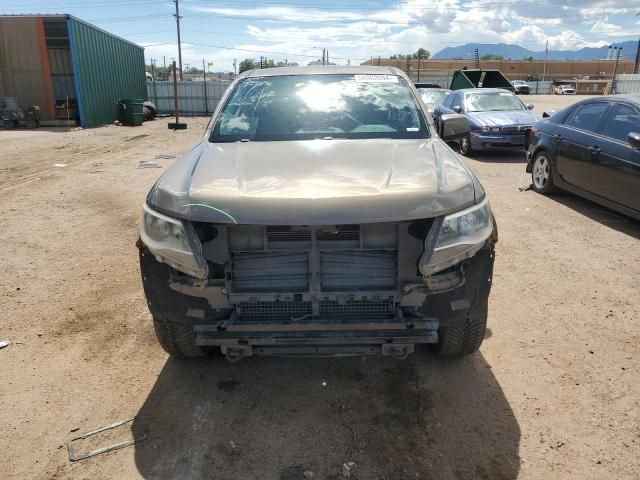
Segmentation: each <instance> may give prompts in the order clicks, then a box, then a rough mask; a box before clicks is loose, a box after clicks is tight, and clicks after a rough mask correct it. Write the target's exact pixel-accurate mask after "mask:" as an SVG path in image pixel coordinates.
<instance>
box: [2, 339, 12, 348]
mask: <svg viewBox="0 0 640 480" xmlns="http://www.w3.org/2000/svg"><path fill="white" fill-rule="evenodd" d="M10 344H11V342H10V341H9V340H0V349H3V348H4V347H8V346H9V345H10Z"/></svg>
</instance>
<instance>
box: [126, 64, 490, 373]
mask: <svg viewBox="0 0 640 480" xmlns="http://www.w3.org/2000/svg"><path fill="white" fill-rule="evenodd" d="M426 112H427V109H426V107H425V105H424V104H423V103H422V101H421V100H420V98H419V96H418V95H417V93H416V90H415V89H414V88H413V86H412V85H411V82H410V80H409V79H408V78H407V77H406V76H405V75H404V74H403V73H402V72H401V71H400V70H397V69H393V68H381V67H310V68H306V67H305V68H302V67H293V68H271V69H265V70H258V71H255V70H254V71H250V72H245V73H244V74H242V75H240V76H239V77H238V78H237V79H236V80H235V81H234V82H233V84H232V85H231V86H230V87H229V89H228V90H227V92H226V93H225V95H224V97H223V98H222V99H221V101H220V103H219V105H218V107H217V109H216V112H215V113H214V115H213V117H212V119H211V122H210V124H209V126H208V128H207V130H206V133H205V135H204V137H203V138H202V140H201V141H200V142H199V143H198V144H197V145H196V146H195V147H193V148H192V149H191V150H190V151H189V152H187V153H186V154H185V155H184V156H183V157H182V158H180V159H179V160H178V161H177V162H176V163H175V164H174V165H172V166H171V168H169V169H168V170H167V171H166V172H165V173H164V174H163V175H162V176H161V177H160V178H159V180H158V181H157V182H156V184H155V185H154V186H153V188H152V189H151V191H150V192H149V194H148V196H147V199H146V203H145V205H144V212H143V218H142V222H141V226H140V241H139V242H138V247H139V253H140V268H141V273H142V281H143V285H144V291H145V294H146V297H147V302H148V306H149V309H150V311H151V314H152V316H153V320H154V324H155V331H156V334H157V337H158V340H159V342H160V344H161V345H162V346H163V347H164V349H165V350H166V351H167V352H169V353H171V354H176V355H181V356H186V357H198V356H201V355H204V354H205V353H206V352H207V351H208V350H212V349H220V350H221V351H222V353H223V354H225V355H226V356H227V358H228V359H229V360H231V361H233V360H238V359H240V358H242V357H245V356H249V355H311V356H312V355H355V354H376V353H378V354H380V353H381V354H383V355H388V356H393V357H396V358H406V356H407V355H409V354H410V353H411V352H413V351H414V348H415V346H416V345H418V344H432V346H433V347H434V348H435V349H436V350H437V351H439V352H440V353H441V354H444V355H465V354H470V353H472V352H474V351H476V350H477V349H478V347H479V346H480V344H481V343H482V340H483V338H484V334H485V329H486V322H487V301H488V296H489V291H490V289H491V278H492V271H493V260H494V245H495V243H496V241H497V230H496V225H495V221H494V218H493V215H492V213H491V210H490V207H489V202H488V200H487V198H486V195H485V192H484V190H483V188H482V186H481V185H480V183H479V181H478V180H477V178H476V177H475V176H474V174H473V173H472V172H471V171H470V170H469V169H468V168H467V167H466V166H465V165H464V164H463V162H462V161H461V160H460V159H459V158H458V156H457V155H456V154H455V153H454V152H453V151H452V150H451V149H450V148H449V147H448V146H447V144H446V143H445V141H446V140H456V139H459V138H462V137H464V136H466V135H467V134H468V131H469V130H468V128H469V127H468V123H467V120H466V119H465V118H464V117H462V116H460V115H457V114H449V115H443V116H442V119H441V122H442V123H441V132H442V135H443V138H440V137H438V135H437V133H436V130H435V128H434V126H433V124H432V122H431V119H430V118H429V115H427V114H426Z"/></svg>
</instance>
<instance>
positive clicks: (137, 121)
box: [118, 98, 144, 127]
mask: <svg viewBox="0 0 640 480" xmlns="http://www.w3.org/2000/svg"><path fill="white" fill-rule="evenodd" d="M143 104H144V100H140V99H129V98H126V99H122V100H118V109H119V112H120V115H119V117H120V118H119V120H120V121H121V122H122V123H124V124H125V125H130V126H134V127H137V126H140V125H142V121H143V120H144V115H143V113H142V107H143Z"/></svg>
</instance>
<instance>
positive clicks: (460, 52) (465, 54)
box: [431, 40, 638, 60]
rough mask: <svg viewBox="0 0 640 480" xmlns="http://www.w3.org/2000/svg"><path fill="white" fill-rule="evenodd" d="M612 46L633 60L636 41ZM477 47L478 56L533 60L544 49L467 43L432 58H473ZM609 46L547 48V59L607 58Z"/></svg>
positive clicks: (501, 44)
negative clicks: (573, 48) (567, 48)
mask: <svg viewBox="0 0 640 480" xmlns="http://www.w3.org/2000/svg"><path fill="white" fill-rule="evenodd" d="M611 45H612V46H614V47H622V56H621V57H620V58H621V59H622V58H624V59H625V60H635V58H636V48H637V46H638V42H637V41H636V40H630V41H628V42H622V43H612V44H611ZM476 48H477V49H478V52H479V54H480V57H482V56H483V55H501V56H503V57H504V58H505V60H508V59H511V60H522V59H525V58H529V57H533V59H534V60H544V50H542V51H540V52H536V51H533V50H529V49H527V48H524V47H521V46H520V45H508V44H506V43H490V44H487V43H467V44H466V45H460V46H458V47H447V48H444V49H442V50H440V51H439V52H438V53H436V54H435V55H433V56H432V57H431V58H432V59H433V60H451V59H459V58H463V59H467V58H468V59H473V51H474V49H476ZM608 50H609V47H608V46H604V47H598V48H593V47H585V48H581V49H579V50H549V54H548V57H547V58H548V59H549V60H594V59H605V58H607V53H608Z"/></svg>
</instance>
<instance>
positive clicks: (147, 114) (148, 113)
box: [142, 107, 153, 122]
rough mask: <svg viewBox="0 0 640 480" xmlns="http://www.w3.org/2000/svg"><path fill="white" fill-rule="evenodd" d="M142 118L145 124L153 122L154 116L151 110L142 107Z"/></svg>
mask: <svg viewBox="0 0 640 480" xmlns="http://www.w3.org/2000/svg"><path fill="white" fill-rule="evenodd" d="M142 118H143V119H144V121H145V122H148V121H149V120H153V115H151V110H149V109H148V108H147V107H142Z"/></svg>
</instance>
